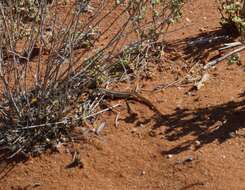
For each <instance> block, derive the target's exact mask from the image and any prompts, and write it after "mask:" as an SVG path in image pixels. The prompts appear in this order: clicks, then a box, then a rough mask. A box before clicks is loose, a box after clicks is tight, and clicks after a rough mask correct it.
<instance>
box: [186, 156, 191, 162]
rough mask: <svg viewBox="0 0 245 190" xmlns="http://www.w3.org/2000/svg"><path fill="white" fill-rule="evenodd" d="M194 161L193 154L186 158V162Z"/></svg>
mask: <svg viewBox="0 0 245 190" xmlns="http://www.w3.org/2000/svg"><path fill="white" fill-rule="evenodd" d="M191 161H193V157H192V156H189V157H188V158H186V159H185V161H184V162H191Z"/></svg>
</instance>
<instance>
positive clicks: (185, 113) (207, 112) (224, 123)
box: [154, 94, 245, 154]
mask: <svg viewBox="0 0 245 190" xmlns="http://www.w3.org/2000/svg"><path fill="white" fill-rule="evenodd" d="M243 97H244V94H242V95H241V99H242V100H241V101H238V102H235V101H230V102H227V103H225V104H221V105H216V106H210V107H207V108H199V109H197V110H188V109H176V110H175V112H174V113H173V114H170V115H165V116H164V118H162V119H161V120H158V121H157V122H156V124H155V126H154V128H155V129H156V128H158V127H160V126H167V129H166V131H165V134H164V135H165V138H166V139H167V140H169V141H176V140H181V139H182V138H183V137H185V136H188V135H191V136H192V137H194V138H193V139H192V140H187V141H185V142H183V143H181V144H179V145H177V146H176V147H174V148H172V149H170V150H168V151H166V152H163V154H178V153H181V152H183V151H186V150H189V149H190V147H191V146H192V145H195V148H196V149H199V148H201V147H203V146H204V145H206V144H209V143H212V142H214V141H218V142H219V143H223V142H225V141H226V140H228V139H230V138H232V137H234V136H235V135H236V132H237V131H238V130H239V129H242V128H245V99H244V98H243ZM197 142H198V144H197Z"/></svg>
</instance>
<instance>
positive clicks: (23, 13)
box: [0, 0, 183, 159]
mask: <svg viewBox="0 0 245 190" xmlns="http://www.w3.org/2000/svg"><path fill="white" fill-rule="evenodd" d="M18 2H20V1H15V0H10V1H0V27H1V31H0V40H1V43H0V44H1V47H0V82H1V83H0V84H1V88H2V94H1V101H0V125H1V127H0V149H1V152H0V158H1V159H12V158H15V157H16V156H19V155H24V156H27V157H28V156H29V155H30V154H32V155H38V154H40V153H42V152H43V151H45V150H47V149H48V148H51V147H56V146H57V145H58V144H59V143H62V142H66V141H71V140H73V139H74V137H73V136H72V135H71V131H72V130H73V129H74V128H75V127H77V128H80V127H81V126H82V125H83V124H84V122H93V119H94V118H95V117H96V114H97V112H98V106H99V105H100V103H101V101H102V99H103V96H101V95H100V94H99V93H96V89H97V87H98V86H102V87H103V86H105V85H108V84H113V83H115V82H119V81H125V80H130V79H132V78H133V77H134V76H135V75H136V74H137V73H140V72H143V71H145V70H146V68H147V63H148V62H149V61H150V60H153V59H155V58H157V57H158V56H159V54H160V52H161V51H164V44H162V43H159V40H160V39H161V37H162V36H163V35H164V34H165V32H166V30H167V29H168V26H169V24H171V23H174V22H175V21H176V20H177V19H178V18H179V17H180V16H181V14H180V9H181V7H182V5H183V1H182V0H143V1H139V0H125V1H123V0H116V1H112V0H98V1H96V0H94V1H89V0H76V1H67V2H64V1H58V0H56V1H55V0H53V1H48V0H38V1H27V0H26V1H21V2H25V3H26V2H29V3H30V2H32V3H33V4H31V6H29V4H28V6H27V4H24V6H23V4H19V3H18ZM19 8H20V10H19Z"/></svg>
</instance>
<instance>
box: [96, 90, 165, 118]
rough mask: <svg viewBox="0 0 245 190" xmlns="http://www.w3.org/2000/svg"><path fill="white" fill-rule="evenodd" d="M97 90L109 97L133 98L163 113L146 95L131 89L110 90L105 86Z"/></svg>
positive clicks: (159, 113)
mask: <svg viewBox="0 0 245 190" xmlns="http://www.w3.org/2000/svg"><path fill="white" fill-rule="evenodd" d="M97 92H98V93H99V94H101V95H104V96H105V97H109V98H112V99H114V98H121V99H128V100H129V99H131V100H135V101H137V102H141V103H143V104H145V105H146V106H148V107H149V108H150V109H151V110H152V111H154V112H156V113H157V114H158V115H160V116H161V115H162V113H161V112H160V111H159V110H158V109H157V108H156V106H154V105H153V104H152V103H151V101H150V100H148V99H147V98H145V97H144V96H142V95H140V94H139V93H137V92H133V91H132V92H130V91H115V90H109V89H105V88H97Z"/></svg>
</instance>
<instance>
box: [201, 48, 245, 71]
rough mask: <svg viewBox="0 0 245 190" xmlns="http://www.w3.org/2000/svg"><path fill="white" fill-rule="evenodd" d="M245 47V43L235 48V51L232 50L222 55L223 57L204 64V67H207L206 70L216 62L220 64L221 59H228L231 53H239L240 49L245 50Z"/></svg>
mask: <svg viewBox="0 0 245 190" xmlns="http://www.w3.org/2000/svg"><path fill="white" fill-rule="evenodd" d="M244 49H245V45H243V46H241V47H239V48H237V49H235V50H234V51H231V52H229V53H227V54H225V55H224V56H222V57H219V58H218V59H215V60H213V61H210V62H208V63H207V65H205V66H204V69H205V70H206V69H209V68H210V67H213V66H214V65H216V64H218V63H219V62H221V61H223V60H225V59H227V58H228V57H230V56H231V55H233V54H235V53H238V52H240V51H243V50H244Z"/></svg>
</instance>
